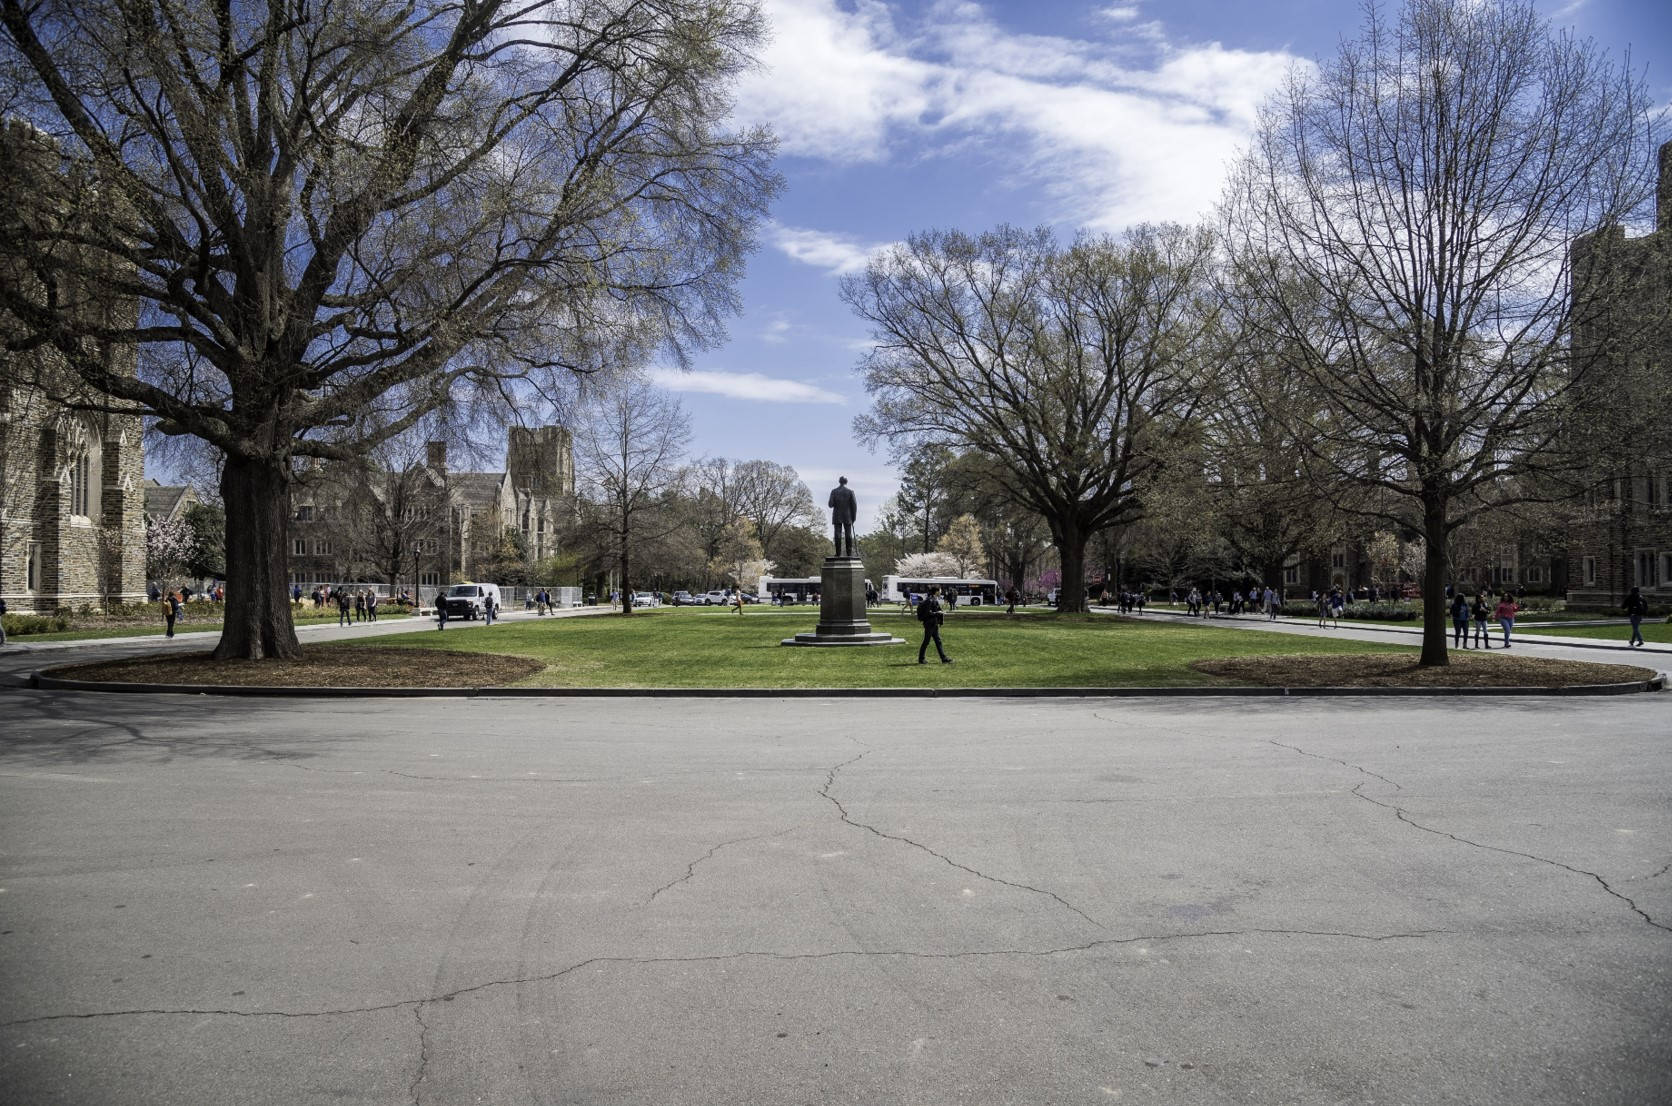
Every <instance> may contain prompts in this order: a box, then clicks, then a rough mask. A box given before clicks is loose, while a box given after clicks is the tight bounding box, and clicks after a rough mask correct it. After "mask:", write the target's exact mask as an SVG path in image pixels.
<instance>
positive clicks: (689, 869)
mask: <svg viewBox="0 0 1672 1106" xmlns="http://www.w3.org/2000/svg"><path fill="white" fill-rule="evenodd" d="M789 832H791V831H790V830H787V829H781V830H777V831H775V832H773V833H757V834H754V835H752V836H749V837H738V838H734V839H733V840H731V841H722V842H720V843H719V844H718V845H716V846H714V847H713V848H712V849H709V850H708V851H707V852H706V853H703V854H702V855H701V856H699V857H697V859H695V860H693V861H691V863H689V864H687V865H685V874H684V875H682V876H680V877H679V878H678V879H676V880H670V881H669V882H667V883H664V884H662V886H660V887H658V888H656V890H654V891H652V892H651V893H650V897H649V898H648V899H646V900H645V902H647V903H648V902H654V901H655V900H656V896H657V895H660V894H661V893H662V892H663V891H666V890H667V889H668V888H670V887H677V886H679V885H680V884H681V883H684V882H686V881H687V880H689V879H690V878H691V877H692V876H694V875H696V872H697V865H698V864H701V863H702V862H703V861H705V860H708V859H709V858H710V857H712V856H713V855H714V854H715V853H717V852H719V851H720V850H721V849H726V848H730V847H731V846H733V845H742V844H744V843H746V842H749V841H764V840H766V839H767V838H768V837H782V836H784V834H786V833H789Z"/></svg>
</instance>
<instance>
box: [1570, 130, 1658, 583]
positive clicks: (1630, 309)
mask: <svg viewBox="0 0 1672 1106" xmlns="http://www.w3.org/2000/svg"><path fill="white" fill-rule="evenodd" d="M1658 168H1659V173H1660V178H1659V187H1658V188H1657V190H1656V205H1655V229H1654V230H1653V232H1651V233H1649V234H1644V235H1640V236H1638V237H1636V238H1627V237H1626V235H1625V231H1624V229H1623V228H1620V227H1609V228H1606V229H1604V230H1602V231H1599V232H1598V233H1597V234H1594V235H1589V236H1587V237H1585V238H1581V239H1578V240H1576V241H1575V242H1574V244H1573V268H1574V272H1575V273H1576V274H1577V275H1576V278H1575V284H1576V286H1579V285H1581V284H1584V283H1586V282H1588V284H1589V287H1591V288H1593V289H1595V291H1594V292H1592V293H1590V295H1592V296H1595V297H1598V298H1597V299H1596V300H1594V301H1589V300H1586V299H1585V298H1584V297H1585V293H1581V292H1578V291H1576V292H1575V293H1574V296H1575V308H1576V310H1575V316H1576V322H1575V326H1574V336H1573V345H1574V350H1575V353H1576V354H1579V355H1580V356H1583V357H1595V358H1598V361H1597V363H1596V367H1595V368H1593V369H1592V370H1591V371H1590V372H1589V373H1588V375H1587V379H1586V382H1585V395H1584V396H1583V397H1582V399H1583V401H1584V402H1583V404H1582V405H1583V406H1585V407H1587V408H1589V409H1591V410H1609V409H1618V410H1622V411H1627V412H1632V413H1635V414H1650V415H1654V416H1655V417H1656V418H1659V419H1661V420H1663V421H1664V419H1665V416H1666V409H1665V406H1664V404H1665V403H1666V401H1667V399H1668V397H1669V396H1672V142H1668V143H1666V144H1665V145H1664V146H1662V147H1661V148H1660V161H1659V167H1658ZM1581 276H1582V277H1583V278H1584V280H1581ZM1598 307H1600V310H1599V309H1596V308H1598ZM1582 308H1583V310H1581V309H1582ZM1657 408H1658V410H1657ZM1602 438H1603V441H1602V442H1601V443H1599V444H1598V445H1597V446H1596V448H1595V452H1594V455H1595V456H1596V458H1597V462H1598V476H1599V479H1598V481H1597V482H1596V484H1595V486H1594V487H1593V489H1592V490H1591V492H1590V493H1589V495H1588V496H1587V499H1586V502H1585V503H1584V505H1583V507H1582V508H1581V510H1580V513H1579V518H1578V520H1577V522H1576V523H1575V524H1574V525H1573V527H1572V528H1571V530H1570V532H1569V540H1568V557H1567V568H1568V600H1569V602H1570V603H1572V604H1574V605H1575V606H1592V607H1605V608H1606V607H1618V606H1619V605H1620V603H1621V601H1622V600H1623V599H1624V597H1625V594H1626V593H1627V592H1628V591H1629V590H1630V589H1631V588H1632V587H1641V588H1642V589H1643V590H1644V592H1645V593H1646V594H1647V595H1648V596H1649V597H1650V601H1651V602H1658V603H1661V604H1664V603H1666V602H1667V601H1668V600H1672V446H1669V445H1668V442H1669V441H1672V436H1668V435H1666V434H1664V433H1663V434H1658V435H1655V436H1653V437H1651V438H1650V439H1648V440H1646V441H1637V440H1629V439H1624V438H1622V436H1621V435H1619V434H1618V433H1609V428H1607V427H1605V428H1604V433H1603V434H1602ZM1655 442H1658V443H1659V445H1658V446H1657V445H1655V444H1654V443H1655Z"/></svg>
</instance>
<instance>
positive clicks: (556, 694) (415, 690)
mask: <svg viewBox="0 0 1672 1106" xmlns="http://www.w3.org/2000/svg"><path fill="white" fill-rule="evenodd" d="M1666 684H1667V675H1666V673H1664V672H1660V673H1656V674H1655V675H1654V676H1652V677H1650V678H1649V679H1647V680H1631V681H1628V682H1625V683H1618V684H1572V685H1569V686H1567V687H963V688H957V687H953V688H935V687H926V688H917V687H839V688H815V687H792V688H770V687H751V688H674V689H664V688H651V687H551V688H548V687H267V686H238V685H232V684H130V683H105V682H101V681H97V680H71V679H65V678H63V677H59V676H49V675H46V674H44V673H41V672H33V673H31V674H30V676H29V684H28V686H30V687H33V688H35V689H37V690H40V691H95V692H118V693H124V694H157V695H245V696H252V697H257V698H309V699H320V698H324V699H429V698H434V699H541V698H555V699H609V698H614V699H860V698H876V699H1134V698H1176V699H1213V698H1231V699H1249V698H1267V699H1279V698H1296V699H1315V698H1329V697H1334V696H1375V697H1390V696H1403V697H1411V696H1423V697H1439V698H1454V697H1470V696H1475V697H1478V696H1491V697H1497V698H1502V697H1505V696H1527V695H1537V696H1551V695H1559V696H1571V695H1633V694H1637V693H1640V692H1648V691H1661V690H1664V689H1665V687H1666Z"/></svg>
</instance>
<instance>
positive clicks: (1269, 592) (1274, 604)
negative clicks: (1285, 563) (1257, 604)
mask: <svg viewBox="0 0 1672 1106" xmlns="http://www.w3.org/2000/svg"><path fill="white" fill-rule="evenodd" d="M1281 613H1283V599H1282V597H1281V596H1279V595H1278V594H1277V589H1276V588H1267V589H1266V621H1268V622H1276V621H1277V616H1278V615H1279V614H1281Z"/></svg>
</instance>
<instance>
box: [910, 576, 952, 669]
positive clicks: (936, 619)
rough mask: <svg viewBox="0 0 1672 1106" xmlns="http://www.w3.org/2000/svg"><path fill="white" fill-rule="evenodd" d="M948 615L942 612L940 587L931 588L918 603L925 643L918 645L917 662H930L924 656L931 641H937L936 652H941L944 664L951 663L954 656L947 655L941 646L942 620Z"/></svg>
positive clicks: (926, 654) (918, 617)
mask: <svg viewBox="0 0 1672 1106" xmlns="http://www.w3.org/2000/svg"><path fill="white" fill-rule="evenodd" d="M945 617H946V616H945V615H944V614H942V613H941V601H940V587H939V586H938V585H934V586H931V587H930V588H929V594H928V595H925V596H924V597H923V601H922V602H921V603H919V604H918V605H917V620H918V621H919V622H921V623H923V644H921V645H919V646H918V647H917V663H918V664H928V663H929V662H928V661H927V660H925V659H924V658H925V657H927V656H928V653H929V643H930V642H931V641H932V642H934V643H935V652H936V653H939V654H940V659H941V663H942V664H951V663H952V658H951V657H949V656H947V655H946V649H945V648H943V647H942V646H941V636H940V628H941V621H942V620H943V619H944V618H945Z"/></svg>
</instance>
